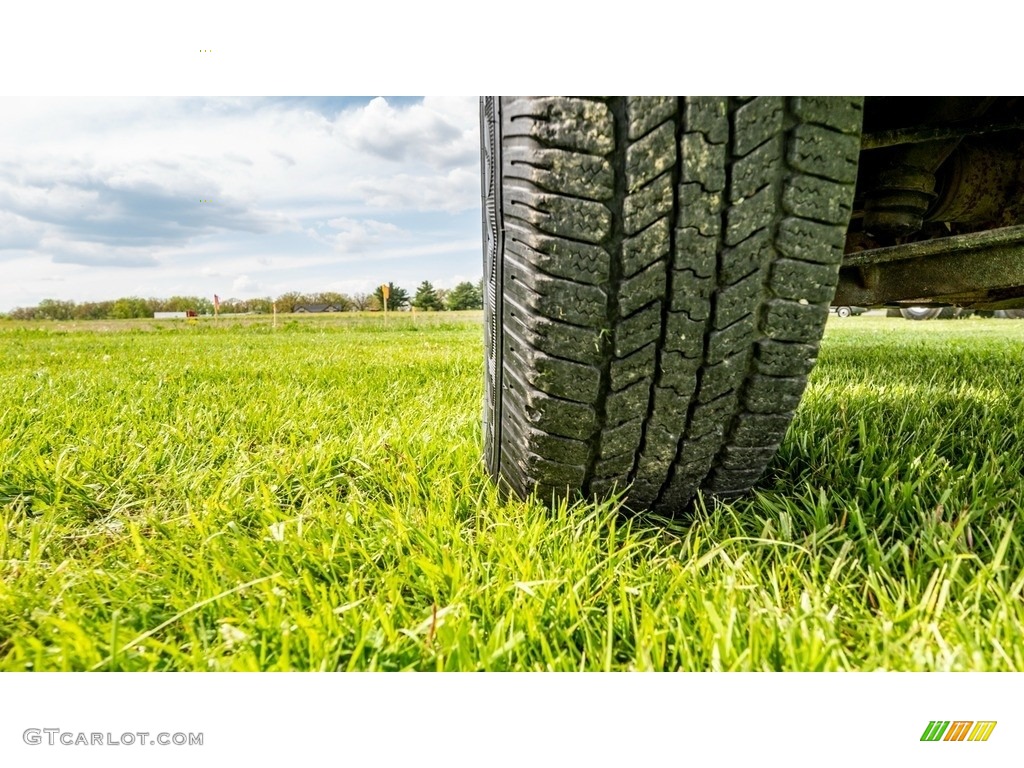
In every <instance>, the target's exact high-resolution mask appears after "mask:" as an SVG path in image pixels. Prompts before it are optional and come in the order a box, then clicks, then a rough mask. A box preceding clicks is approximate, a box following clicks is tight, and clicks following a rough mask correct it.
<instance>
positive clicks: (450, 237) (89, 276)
mask: <svg viewBox="0 0 1024 768" xmlns="http://www.w3.org/2000/svg"><path fill="white" fill-rule="evenodd" d="M476 112H477V101H476V99H475V98H469V99H466V98H451V97H448V98H427V99H423V100H422V101H418V102H415V103H411V104H410V103H406V102H405V101H404V100H399V101H395V102H388V101H385V100H384V99H375V100H373V101H370V102H369V103H361V102H356V101H352V100H349V101H342V102H337V103H330V102H329V101H328V102H326V103H317V100H302V99H300V100H295V101H289V100H279V99H255V100H253V99H205V98H204V99H88V100H86V99H21V100H11V101H9V102H7V103H5V119H4V121H3V122H2V123H0V261H3V262H4V263H5V265H6V264H8V263H10V262H12V261H14V260H17V261H18V262H19V270H18V273H17V276H16V279H15V278H14V276H11V279H6V280H4V281H0V311H2V310H4V309H7V308H8V307H10V306H14V305H25V304H29V303H32V302H34V301H38V300H39V299H40V298H42V297H43V293H44V287H41V286H40V282H41V281H42V279H43V276H45V277H46V278H47V280H48V281H53V280H58V279H64V278H68V279H67V281H66V282H67V288H68V290H79V291H80V293H78V294H75V295H71V296H69V298H75V299H79V300H90V299H96V298H112V297H115V296H119V295H126V294H128V293H129V292H145V293H147V294H150V295H164V294H166V293H167V292H168V291H171V290H173V291H174V292H177V293H201V294H204V295H205V294H206V293H209V292H210V286H211V285H215V286H216V284H217V283H221V284H222V285H221V287H222V288H223V292H225V293H226V292H227V285H224V284H223V283H224V282H226V281H229V280H230V281H242V282H241V283H239V288H237V289H236V290H239V291H240V290H242V286H245V287H246V289H247V290H256V289H255V288H252V287H251V286H252V285H261V286H263V288H262V290H270V289H271V288H272V287H273V286H275V285H278V284H286V283H287V282H288V281H289V280H295V281H296V282H304V283H306V284H312V283H315V284H317V285H324V284H331V285H336V284H339V283H341V282H344V283H345V284H352V285H364V284H365V285H370V286H372V285H376V284H377V281H378V280H379V279H380V275H379V274H378V273H379V272H380V271H381V270H382V269H386V270H389V274H397V273H396V270H398V269H401V270H404V273H405V274H408V275H409V276H410V277H409V278H408V280H409V281H415V282H418V281H420V280H422V279H423V278H425V277H427V276H428V274H433V273H434V272H435V271H436V263H444V262H446V261H449V260H452V259H455V260H456V261H458V264H455V263H454V262H453V265H452V268H451V269H452V272H453V273H454V272H456V271H459V272H465V271H466V270H467V269H473V268H474V261H475V260H476V259H477V258H478V257H477V256H476V255H475V253H474V252H475V251H476V250H477V249H478V246H474V247H472V248H470V247H467V243H472V242H473V241H474V240H475V239H476V238H478V237H479V223H478V214H477V213H476V211H477V210H478V208H479V204H480V202H479V178H478V168H477V165H478V162H479V149H478V144H477V142H478V137H477V130H478V128H477V115H476ZM206 200H209V201H212V202H200V201H206ZM423 258H428V259H429V260H430V261H431V262H433V263H434V264H435V266H434V267H431V269H430V272H426V271H423V270H424V269H425V267H424V266H423V264H422V260H423ZM342 265H344V266H342ZM385 265H387V266H385ZM140 266H144V267H147V268H146V269H138V267H140ZM122 267H132V269H124V270H122V269H121V268H122ZM82 269H85V272H84V276H83V275H82V274H78V273H77V272H74V273H73V272H71V271H69V270H82ZM338 270H343V272H344V273H345V274H344V276H343V277H342V276H339V274H337V273H338ZM356 270H358V274H356ZM104 273H105V276H104ZM147 275H152V277H147ZM72 276H73V279H71V278H72ZM94 276H95V277H96V279H93V277H94ZM243 278H245V280H243ZM246 281H249V282H246ZM229 284H230V285H231V286H232V287H234V285H235V282H231V283H229ZM286 289H287V288H286ZM296 289H297V290H300V289H301V290H311V288H300V287H298V286H296Z"/></svg>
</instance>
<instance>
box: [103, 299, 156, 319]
mask: <svg viewBox="0 0 1024 768" xmlns="http://www.w3.org/2000/svg"><path fill="white" fill-rule="evenodd" d="M110 316H111V317H112V318H115V319H119V320H124V319H127V318H130V317H152V316H153V313H152V312H150V310H149V304H147V303H146V300H145V299H140V298H139V297H137V296H126V297H124V298H122V299H118V300H117V301H115V302H114V305H113V306H112V307H111V308H110Z"/></svg>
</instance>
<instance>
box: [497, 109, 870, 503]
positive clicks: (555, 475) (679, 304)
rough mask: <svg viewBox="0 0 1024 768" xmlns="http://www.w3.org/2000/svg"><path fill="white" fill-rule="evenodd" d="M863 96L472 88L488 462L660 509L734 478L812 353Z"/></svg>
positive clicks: (542, 491) (543, 489)
mask: <svg viewBox="0 0 1024 768" xmlns="http://www.w3.org/2000/svg"><path fill="white" fill-rule="evenodd" d="M861 107H862V104H861V101H860V100H859V99H831V98H829V99H825V98H792V99H783V98H757V99H753V100H741V99H735V98H687V99H677V98H675V97H606V98H597V99H573V98H560V97H558V98H514V97H508V98H506V97H500V98H499V97H485V98H484V99H483V100H482V102H481V121H482V137H483V142H482V145H483V156H484V157H483V194H484V203H485V204H484V231H485V241H486V242H485V250H484V254H485V255H484V261H485V276H486V278H487V281H488V290H487V291H486V295H485V324H486V348H487V361H486V362H487V365H486V370H487V374H486V376H487V381H486V392H487V394H486V403H485V407H484V435H485V454H486V464H487V468H488V470H489V471H490V473H491V475H492V476H493V477H495V478H496V479H498V480H499V481H501V482H502V483H503V484H504V485H507V486H508V487H510V488H511V489H512V490H514V491H515V492H516V493H518V494H520V495H523V496H526V495H529V494H530V493H532V492H537V494H538V496H539V497H540V498H541V499H543V500H544V501H546V502H551V501H554V500H557V499H560V498H564V497H566V496H569V497H573V496H575V495H576V494H582V495H583V496H584V497H588V498H589V497H604V496H606V495H607V494H608V493H609V492H611V491H613V490H614V489H616V488H618V489H627V488H628V491H627V504H628V506H629V507H630V508H632V509H638V510H639V509H650V508H653V509H655V510H657V511H659V512H662V513H668V514H674V513H678V512H680V511H682V510H684V509H685V508H686V507H687V505H688V504H689V502H690V501H691V499H692V498H693V496H694V495H695V493H696V492H697V491H698V489H704V490H706V491H709V492H712V493H715V494H718V495H731V494H734V493H739V492H743V491H745V490H747V489H749V488H750V486H751V485H752V484H753V483H754V482H755V481H756V480H757V479H758V478H759V477H760V475H761V474H762V472H763V471H764V469H765V467H766V466H767V464H768V462H769V461H770V460H771V458H772V456H774V454H775V452H776V449H777V448H778V445H779V443H780V441H781V439H782V437H783V435H784V434H785V431H786V429H787V427H788V425H789V422H790V420H791V418H792V415H793V411H794V409H795V408H796V407H797V405H798V403H799V401H800V397H801V394H802V393H803V390H804V386H805V383H806V379H807V374H808V372H809V371H810V369H811V367H812V365H813V363H814V360H815V357H816V355H817V349H818V341H819V339H820V337H821V333H822V329H823V328H824V325H825V321H826V319H827V317H828V311H829V304H830V302H831V299H832V296H833V294H834V291H835V284H836V281H837V276H838V269H839V263H840V261H841V259H842V253H843V244H844V238H845V233H846V226H847V223H848V219H849V215H850V209H851V203H852V196H853V187H854V182H855V181H856V175H857V161H858V156H859V149H860V142H859V134H860V125H861Z"/></svg>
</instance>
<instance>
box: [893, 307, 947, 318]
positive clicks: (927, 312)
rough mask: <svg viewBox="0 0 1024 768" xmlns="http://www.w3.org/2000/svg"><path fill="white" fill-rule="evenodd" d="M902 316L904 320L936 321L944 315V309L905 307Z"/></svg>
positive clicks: (901, 312) (901, 311)
mask: <svg viewBox="0 0 1024 768" xmlns="http://www.w3.org/2000/svg"><path fill="white" fill-rule="evenodd" d="M900 314H901V315H903V319H904V320H934V319H935V318H937V317H938V316H939V315H940V314H942V307H903V308H902V309H900Z"/></svg>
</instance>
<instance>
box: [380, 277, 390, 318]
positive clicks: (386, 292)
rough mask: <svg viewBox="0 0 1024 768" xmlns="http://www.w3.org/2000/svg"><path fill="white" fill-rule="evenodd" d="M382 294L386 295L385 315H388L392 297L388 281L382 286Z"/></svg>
mask: <svg viewBox="0 0 1024 768" xmlns="http://www.w3.org/2000/svg"><path fill="white" fill-rule="evenodd" d="M380 295H381V296H383V297H384V302H383V303H384V317H387V316H388V299H390V298H391V286H390V285H388V284H387V283H382V284H381V286H380Z"/></svg>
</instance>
